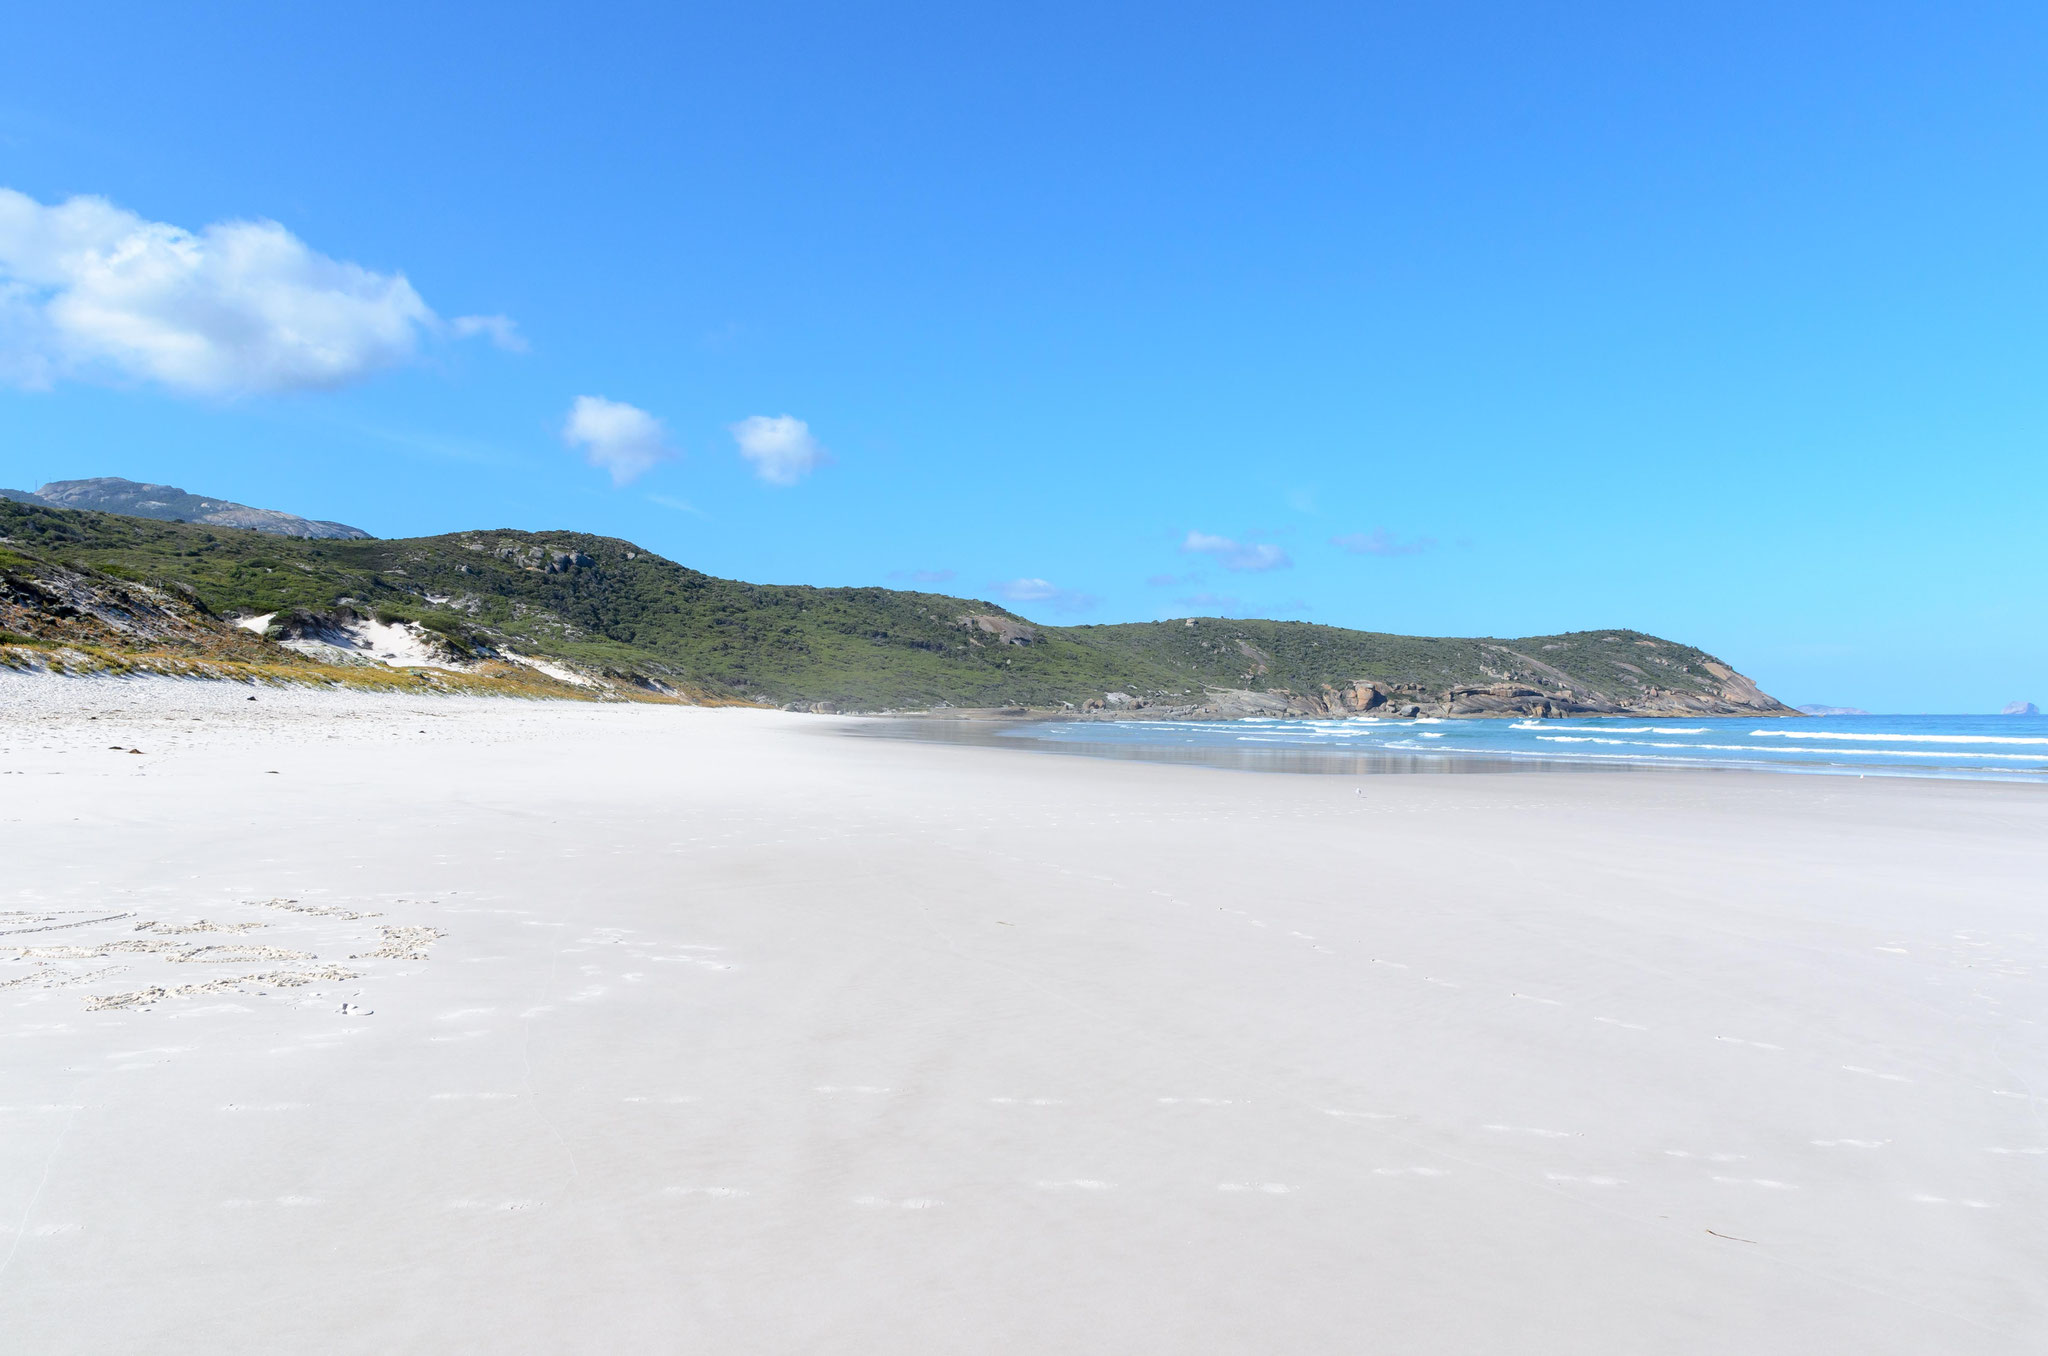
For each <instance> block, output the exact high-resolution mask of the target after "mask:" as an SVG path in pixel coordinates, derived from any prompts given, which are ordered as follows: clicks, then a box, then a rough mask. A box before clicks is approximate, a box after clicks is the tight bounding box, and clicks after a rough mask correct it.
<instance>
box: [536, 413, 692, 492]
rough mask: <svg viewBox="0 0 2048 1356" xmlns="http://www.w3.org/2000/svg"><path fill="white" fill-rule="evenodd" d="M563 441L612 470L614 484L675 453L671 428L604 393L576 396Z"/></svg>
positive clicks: (594, 463)
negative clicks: (604, 395)
mask: <svg viewBox="0 0 2048 1356" xmlns="http://www.w3.org/2000/svg"><path fill="white" fill-rule="evenodd" d="M562 441H563V442H565V443H567V444H569V446H571V447H573V448H577V449H579V450H581V451H582V453H583V459H584V460H585V461H587V462H589V463H590V464H591V465H592V466H595V467H598V468H600V469H602V470H605V471H609V472H610V473H611V477H612V484H614V485H628V484H631V483H632V482H633V481H635V480H638V479H639V478H640V477H641V476H644V475H646V474H647V473H648V472H649V471H651V470H653V469H654V468H655V467H656V466H659V465H660V464H661V463H662V462H664V461H667V460H668V459H669V458H671V457H673V456H674V455H675V452H674V451H673V450H672V449H671V448H670V447H669V443H668V430H667V429H665V428H663V427H662V423H661V420H659V419H656V418H655V417H654V416H653V415H651V414H649V413H648V412H647V411H645V410H643V409H641V408H640V407H639V406H637V405H628V404H626V403H625V402H624V401H621V400H607V399H605V398H604V397H603V396H588V395H587V396H577V397H576V403H575V404H573V405H571V406H570V407H569V418H568V420H567V421H566V422H565V423H564V424H563V425H562Z"/></svg>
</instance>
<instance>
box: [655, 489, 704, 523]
mask: <svg viewBox="0 0 2048 1356" xmlns="http://www.w3.org/2000/svg"><path fill="white" fill-rule="evenodd" d="M646 499H647V502H648V503H650V504H659V505H661V506H662V507H663V508H671V509H674V510H675V511H676V512H678V513H694V514H696V515H697V516H698V517H699V518H709V517H710V516H711V515H710V514H708V513H706V512H705V511H704V510H703V509H700V508H698V507H697V506H696V505H695V504H693V503H691V502H690V501H689V500H687V499H678V498H676V497H675V496H674V495H672V494H650V495H647V496H646Z"/></svg>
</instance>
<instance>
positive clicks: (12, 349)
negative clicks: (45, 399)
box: [0, 188, 520, 397]
mask: <svg viewBox="0 0 2048 1356" xmlns="http://www.w3.org/2000/svg"><path fill="white" fill-rule="evenodd" d="M432 335H450V336H453V337H456V338H464V337H468V336H470V335H487V336H489V337H490V338H491V339H492V340H493V341H494V342H496V343H498V344H499V345H501V346H506V347H516V346H518V345H519V344H520V340H519V336H518V331H517V329H516V328H515V327H514V326H513V324H512V322H511V321H510V320H508V319H506V318H505V317H503V316H460V317H457V318H456V319H454V320H452V321H444V320H443V319H442V318H441V317H440V316H438V315H436V314H435V313H434V311H433V309H432V308H431V307H429V306H428V305H427V303H426V302H425V301H424V300H423V299H422V298H421V297H420V294H419V293H418V292H416V291H414V290H413V286H412V284H411V283H410V282H407V281H406V278H405V275H404V274H402V273H379V272H377V271H375V270H373V269H368V268H364V267H362V266H361V265H360V264H352V263H348V262H346V261H344V260H340V259H332V258H329V257H328V256H327V255H324V254H321V253H320V252H319V251H317V250H315V249H312V248H311V247H310V246H308V245H307V244H306V243H305V242H304V241H302V240H300V239H299V238H298V237H297V236H295V235H293V234H292V233H291V232H290V231H288V230H286V229H285V228H284V227H283V226H280V225H279V224H278V223H277V222H274V221H222V222H215V223H214V224H213V225H211V226H206V227H202V228H201V229H200V230H198V231H196V232H194V231H188V230H186V229H184V228H183V227H180V226H173V225H171V224H169V223H167V222H161V221H149V220H147V219H145V218H143V217H141V216H138V215H136V214H135V213H133V212H130V211H128V210H126V209H125V208H120V207H116V206H115V205H114V204H113V203H111V202H108V201H107V200H106V199H105V198H96V197H75V198H69V199H66V200H65V201H63V202H61V203H58V204H56V205H55V206H45V205H44V204H42V203H40V202H37V201H36V200H35V199H34V198H31V197H29V196H27V195H26V194H23V193H17V192H15V191H14V190H12V189H4V188H0V380H4V381H7V382H9V383H10V384H13V385H17V386H22V387H26V388H29V389H32V390H40V389H46V388H48V387H50V386H52V385H54V384H55V383H56V382H58V381H62V380H83V381H103V382H113V383H125V382H151V383H154V384H156V385H158V386H162V387H164V388H165V389H167V390H171V391H175V392H177V393H179V394H181V395H198V396H216V397H232V396H243V395H256V394H263V393H268V392H281V391H303V390H324V389H330V388H333V387H337V386H345V385H348V384H349V383H351V382H354V381H358V380H360V379H362V378H364V377H366V376H369V375H371V374H373V373H375V372H379V371H382V370H384V369H386V368H390V367H394V366H397V365H398V364H400V363H403V362H406V361H408V360H409V359H411V358H412V357H413V356H414V355H415V354H416V353H417V352H418V350H419V347H420V343H421V341H422V339H423V338H424V337H426V336H432Z"/></svg>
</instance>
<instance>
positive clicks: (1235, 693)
mask: <svg viewBox="0 0 2048 1356" xmlns="http://www.w3.org/2000/svg"><path fill="white" fill-rule="evenodd" d="M0 541H4V544H5V547H6V548H8V552H9V554H7V555H5V556H0V565H4V566H6V568H7V569H8V570H9V571H10V572H11V574H12V575H13V576H14V577H15V578H16V580H17V583H20V584H23V585H26V584H27V583H29V582H32V581H33V579H34V578H35V576H36V572H37V570H38V568H43V569H47V568H48V567H50V566H59V567H68V568H70V569H72V570H75V571H87V572H93V573H95V574H96V575H97V576H102V577H105V578H107V579H110V580H117V581H129V582H132V583H138V584H143V585H150V586H154V587H156V588H159V589H174V590H178V591H179V592H180V593H181V595H182V596H184V597H187V598H189V599H191V600H193V601H194V602H195V603H197V604H198V605H199V606H200V607H201V608H203V609H204V610H205V611H208V612H210V613H211V614H213V616H215V617H217V618H222V619H229V618H246V617H251V616H262V615H265V614H274V619H273V621H272V623H271V628H270V632H269V635H270V637H271V639H272V642H273V643H275V642H276V641H279V640H290V639H292V638H294V637H300V636H312V635H321V634H338V633H339V632H340V631H342V630H345V629H346V628H348V627H349V626H350V625H352V624H358V623H362V622H365V621H367V620H370V619H374V620H376V621H379V622H382V623H386V624H391V623H397V624H403V625H406V626H408V627H409V629H410V630H412V631H414V632H416V633H417V634H419V635H420V636H422V637H425V638H426V639H428V640H431V641H432V642H433V643H434V644H435V645H437V646H439V647H441V649H442V651H443V652H444V654H445V656H446V658H447V660H448V662H450V663H460V662H462V661H463V660H464V659H465V658H474V659H484V658H488V657H491V656H507V655H510V656H517V657H520V658H524V659H540V660H547V661H552V662H553V663H555V664H559V665H565V666H567V667H569V668H570V669H573V670H575V671H578V672H581V673H585V674H590V675H595V676H597V677H598V678H600V679H601V680H604V681H608V682H621V681H623V682H626V683H631V684H637V685H640V686H643V687H648V686H651V687H654V688H656V689H674V690H678V691H685V692H691V693H709V694H717V695H723V696H726V697H731V698H737V699H742V700H749V701H759V702H765V703H773V704H778V705H782V704H798V703H800V704H829V705H830V706H832V707H835V708H837V709H840V710H882V709H897V710H908V709H925V708H931V707H937V706H953V707H1004V706H1009V707H1030V708H1059V707H1062V706H1071V707H1073V708H1075V709H1077V710H1081V709H1098V708H1100V709H1112V710H1119V711H1123V712H1127V713H1128V712H1142V713H1145V714H1166V713H1169V712H1176V711H1185V712H1187V713H1189V714H1203V715H1228V714H1240V713H1244V712H1248V711H1256V710H1268V709H1270V710H1274V711H1276V712H1286V713H1294V714H1319V713H1336V712H1344V711H1356V710H1363V709H1381V708H1386V709H1389V710H1397V711H1398V710H1399V709H1401V708H1403V707H1405V706H1411V705H1412V706H1416V707H1418V708H1421V709H1424V710H1427V711H1430V712H1441V713H1444V714H1527V713H1537V714H1541V713H1544V712H1546V711H1547V712H1549V713H1552V714H1561V713H1564V712H1567V711H1592V712H1631V713H1636V714H1650V713H1653V712H1665V713H1670V714H1702V713H1709V712H1713V711H1728V712H1737V711H1739V712H1745V713H1758V714H1763V713H1782V712H1784V711H1785V708H1783V707H1781V706H1780V705H1779V704H1778V703H1777V702H1775V701H1774V700H1772V699H1771V698H1769V697H1766V696H1764V695H1763V694H1762V693H1761V692H1758V691H1757V690H1756V688H1755V686H1754V685H1753V684H1751V683H1750V682H1749V681H1748V680H1747V679H1744V678H1742V677H1741V675H1740V674H1737V673H1735V672H1734V670H1733V669H1731V668H1729V667H1728V666H1726V665H1724V664H1721V663H1720V662H1719V661H1718V660H1716V659H1714V658H1713V657H1712V656H1710V655H1707V654H1705V653H1703V652H1701V651H1699V650H1696V649H1693V648H1691V647H1688V646H1684V645H1679V644H1676V643H1673V642H1670V641H1665V640H1661V639H1659V638H1657V637H1653V636H1646V635H1642V634H1640V633H1637V632H1633V631H1599V632H1579V633H1573V634H1570V635H1561V636H1533V637H1524V638H1522V639H1518V640H1495V639H1489V638H1471V639H1454V638H1426V637H1415V636H1394V635H1381V634H1376V633H1372V632H1363V631H1349V630H1344V629H1342V628H1338V627H1330V626H1318V625H1313V624H1310V623H1306V622H1276V621H1235V620H1224V619H1220V618H1200V619H1195V620H1193V621H1178V620H1177V621H1170V622H1152V623H1134V624H1126V625H1114V626H1073V627H1051V626H1039V625H1037V624H1035V623H1032V622H1030V621H1027V620H1026V619H1024V618H1022V617H1019V616H1018V615H1016V614H1015V613H1013V612H1010V611H1008V610H1007V609H1004V608H1002V607H999V606H997V605H996V604H994V603H991V602H988V601H986V600H980V599H967V598H957V597H952V596H948V595H945V594H936V593H915V592H904V591H899V590H894V589H882V588H812V587H808V586H803V585H771V584H747V583H741V582H738V581H735V580H730V579H720V578H716V577H715V576H712V575H707V574H704V573H701V572H700V571H697V570H692V569H690V568H688V567H687V566H683V565H679V564H677V563H675V562H674V561H671V560H667V559H664V558H663V557H661V556H658V555H655V554H653V553H652V552H649V551H646V550H643V549H641V548H640V547H638V546H635V545H634V544H632V543H631V542H625V541H620V540H617V539H615V538H610V537H596V536H590V535H588V534H585V533H578V532H516V531H509V530H493V531H482V532H459V533H453V534H450V535H448V536H441V537H418V538H409V539H400V540H389V541H385V540H374V539H373V540H318V539H300V538H291V537H279V536H270V535H264V534H260V533H256V532H250V531H240V530H235V529H230V528H222V527H207V526H202V525H197V524H184V523H170V522H158V521H152V520H148V519H142V518H133V517H127V516H122V515H118V514H109V513H97V512H75V511H67V510H59V509H51V508H46V507H40V506H35V505H28V504H20V503H13V502H6V501H0ZM10 562H11V563H10ZM17 592H19V590H17ZM23 596H26V595H23ZM46 612H48V609H47V608H43V609H41V610H40V611H39V610H38V609H37V607H34V606H30V605H28V604H26V603H20V604H18V605H17V607H16V609H15V611H14V613H13V614H12V615H13V616H14V617H15V621H13V622H11V623H9V625H10V626H12V627H13V628H14V629H16V630H22V628H23V627H24V626H26V627H27V628H28V629H27V630H26V631H25V632H24V634H29V635H33V636H36V638H38V639H41V640H43V641H45V642H46V643H47V642H50V641H53V640H56V639H61V638H62V630H63V628H62V627H61V626H60V625H58V623H59V622H60V621H61V620H62V619H61V618H51V617H44V620H43V621H42V622H40V623H38V622H36V621H35V620H34V619H35V618H37V617H43V616H44V613H46ZM38 626H41V628H42V629H41V632H40V633H38V631H37V627H38ZM323 628H324V629H323ZM245 634H246V633H245ZM279 654H280V658H281V659H283V658H286V657H287V656H286V655H285V653H284V652H283V651H280V652H279Z"/></svg>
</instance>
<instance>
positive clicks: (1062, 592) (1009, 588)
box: [989, 579, 1102, 612]
mask: <svg viewBox="0 0 2048 1356" xmlns="http://www.w3.org/2000/svg"><path fill="white" fill-rule="evenodd" d="M989 588H990V589H991V590H992V591H993V592H994V593H995V595H996V597H998V598H1000V599H1002V600H1003V601H1004V602H1006V603H1044V604H1046V605H1047V606H1049V607H1051V608H1052V609H1053V611H1055V612H1086V611H1087V610H1088V609H1090V608H1092V607H1094V606H1095V605H1096V604H1097V603H1099V602H1101V601H1102V600H1101V599H1100V598H1097V597H1096V596H1095V595H1094V594H1091V593H1083V592H1081V591H1080V590H1079V589H1063V588H1061V587H1060V586H1059V585H1057V584H1055V583H1053V582H1052V581H1051V580H1050V579H1005V580H1002V581H1001V582H999V583H995V584H990V585H989Z"/></svg>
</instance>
